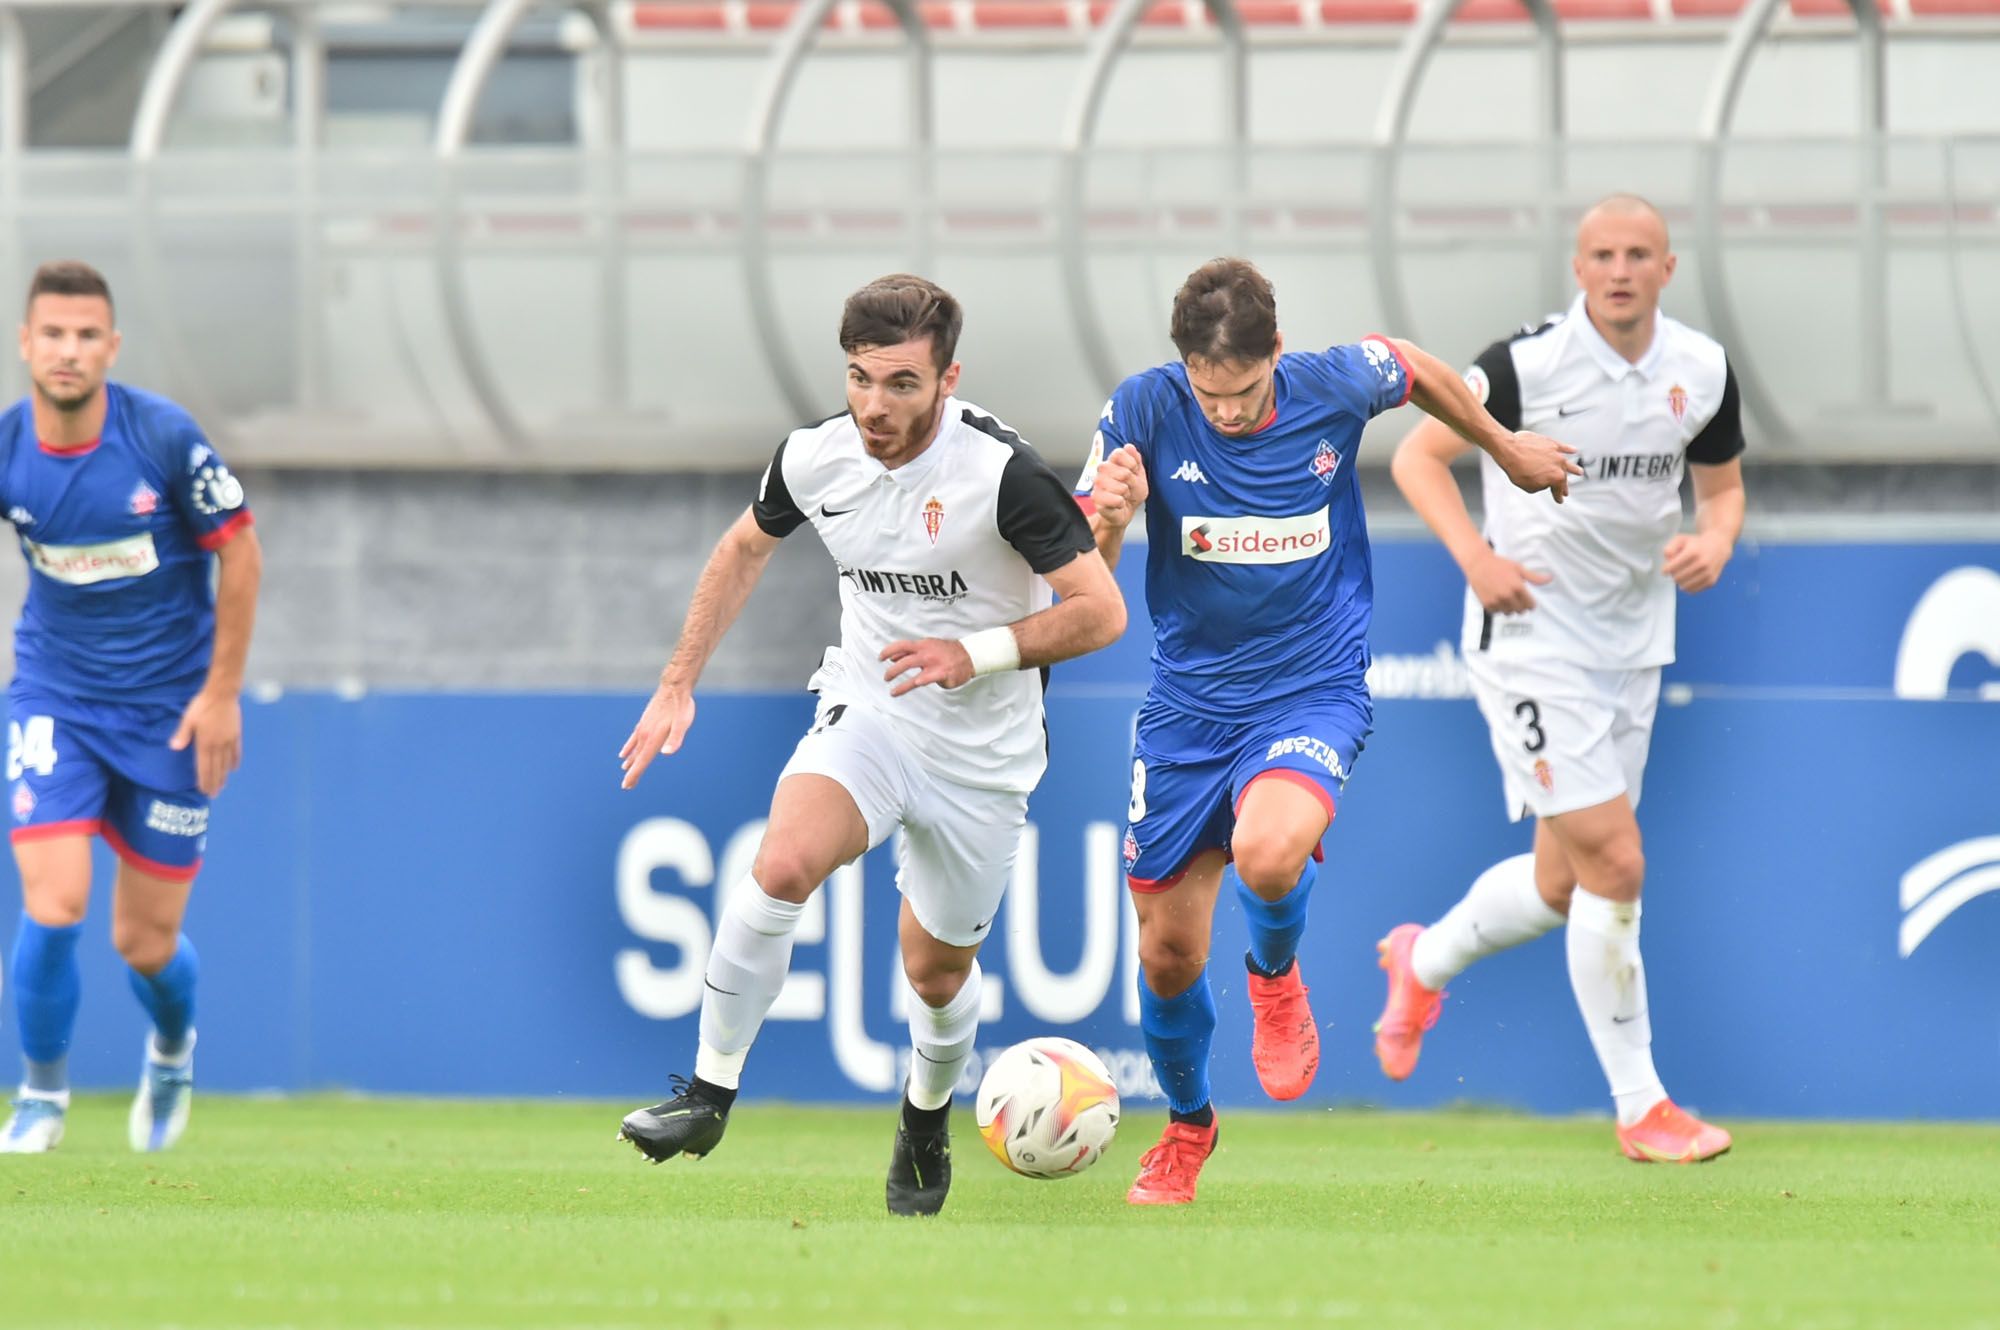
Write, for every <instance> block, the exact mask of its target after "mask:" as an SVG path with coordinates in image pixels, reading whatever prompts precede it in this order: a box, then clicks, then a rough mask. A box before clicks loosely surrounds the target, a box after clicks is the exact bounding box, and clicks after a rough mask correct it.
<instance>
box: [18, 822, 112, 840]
mask: <svg viewBox="0 0 2000 1330" xmlns="http://www.w3.org/2000/svg"><path fill="white" fill-rule="evenodd" d="M103 825H104V823H103V821H102V819H99V818H94V817H80V818H74V819H72V820H70V821H68V822H44V823H42V824H41V825H40V826H35V827H15V828H14V830H13V831H12V832H11V833H9V835H8V837H7V838H8V839H9V840H10V841H16V842H19V841H24V840H54V839H55V838H56V837H57V836H95V835H96V834H97V833H98V831H99V829H100V828H102V827H103Z"/></svg>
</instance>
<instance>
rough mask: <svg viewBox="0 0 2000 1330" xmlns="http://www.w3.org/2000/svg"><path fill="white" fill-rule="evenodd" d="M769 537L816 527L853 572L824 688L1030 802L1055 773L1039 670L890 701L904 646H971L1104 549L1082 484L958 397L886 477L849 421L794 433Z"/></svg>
mask: <svg viewBox="0 0 2000 1330" xmlns="http://www.w3.org/2000/svg"><path fill="white" fill-rule="evenodd" d="M753 512H754V514H755V517H756V520H757V525H758V526H760V527H761V528H763V530H764V531H765V532H767V533H768V534H770V535H773V536H784V535H787V534H789V533H790V532H792V531H794V530H796V529H797V528H798V527H799V525H800V524H801V523H804V522H811V523H812V525H813V530H815V531H816V532H818V533H819V538H820V539H821V540H822V541H823V542H825V544H826V548H827V551H828V553H830V554H832V555H833V560H834V563H835V564H836V565H837V566H838V567H839V570H840V643H839V645H837V646H835V647H832V648H829V649H828V651H827V653H826V659H825V661H824V663H823V664H822V665H821V667H820V669H819V671H818V673H816V674H814V675H813V679H812V683H811V685H810V686H811V688H812V690H813V691H814V692H816V693H820V694H821V695H822V696H825V697H832V698H837V699H838V700H839V701H842V702H845V703H847V704H848V705H855V706H865V707H867V708H869V709H870V710H871V711H875V712H878V713H880V714H881V715H882V716H884V717H886V718H887V719H888V721H889V722H890V724H891V725H892V726H893V727H894V728H895V730H896V732H897V733H898V734H900V735H901V736H902V738H903V739H904V741H905V742H906V743H908V744H909V746H910V747H911V749H912V750H913V751H914V752H915V753H916V754H917V756H918V758H919V759H920V760H921V761H922V762H924V763H925V765H926V766H927V767H928V768H929V769H930V770H931V771H932V772H934V773H935V774H936V775H938V776H939V777H940V778H942V779H944V780H948V781H955V782H957V783H958V784H961V785H971V786H976V787H980V788H984V789H995V790H1015V791H1021V792H1026V791H1028V790H1031V789H1033V788H1034V786H1035V782H1037V781H1038V780H1040V779H1041V776H1042V770H1043V768H1044V767H1046V766H1047V765H1048V734H1047V730H1046V727H1045V724H1044V721H1043V718H1042V685H1043V678H1042V672H1041V671H1039V670H1009V671H1003V672H1001V673H998V674H988V675H983V676H981V677H979V678H976V679H973V680H972V681H971V682H969V683H967V684H965V685H964V686H962V687H959V688H952V689H945V688H939V687H937V686H936V685H934V684H926V685H925V686H924V687H922V688H919V689H916V690H915V691H914V692H909V693H905V694H904V695H903V696H901V697H891V696H889V688H890V684H889V683H888V681H887V680H885V679H884V678H883V674H884V672H885V671H886V670H887V669H888V666H887V665H886V664H885V663H884V662H883V661H882V660H881V659H880V657H881V653H882V648H883V647H885V646H887V645H888V644H889V643H891V642H897V641H905V640H909V641H914V640H917V639H919V638H926V637H943V638H958V637H964V636H965V635H966V634H968V633H973V632H977V631H979V630H980V629H982V628H993V627H997V626H999V625H1001V624H1010V623H1013V622H1015V621H1017V620H1020V619H1024V618H1026V617H1027V616H1028V615H1030V614H1033V613H1034V612H1035V611H1037V610H1042V609H1047V608H1048V607H1049V605H1050V604H1052V603H1053V601H1054V596H1053V593H1052V592H1051V591H1050V590H1049V584H1048V583H1047V582H1045V581H1043V580H1042V576H1041V575H1042V574H1044V573H1050V572H1054V571H1055V570H1056V569H1058V568H1061V567H1064V566H1065V565H1067V564H1068V563H1069V562H1070V561H1071V560H1073V559H1075V558H1076V557H1077V556H1078V555H1080V554H1083V553H1085V552H1087V551H1090V550H1094V549H1095V548H1096V545H1095V543H1094V542H1093V541H1092V540H1091V536H1090V524H1089V522H1088V521H1086V520H1085V518H1084V516H1083V511H1082V510H1081V509H1080V508H1079V507H1078V506H1077V503H1076V500H1075V499H1074V498H1072V497H1071V495H1070V492H1069V486H1068V485H1066V484H1064V483H1063V482H1062V481H1061V480H1060V479H1058V478H1057V476H1056V474H1055V472H1053V471H1051V470H1050V469H1049V467H1048V464H1047V463H1045V462H1044V461H1042V459H1041V457H1040V456H1039V455H1038V454H1036V452H1035V450H1034V449H1032V448H1030V447H1029V446H1028V445H1027V443H1025V442H1024V441H1023V440H1022V439H1021V437H1020V436H1019V435H1017V434H1015V433H1014V432H1013V431H1012V430H1010V429H1008V428H1007V427H1006V426H1005V425H1003V424H1001V423H1000V422H999V421H998V420H996V419H995V418H994V417H992V416H991V415H988V414H987V413H986V412H984V411H982V410H981V409H980V408H978V407H976V406H973V405H971V404H970V403H968V402H962V401H959V400H958V399H957V398H947V399H946V401H945V404H944V418H943V421H942V423H941V424H940V425H939V426H938V435H937V438H936V439H935V440H933V441H932V443H931V445H930V447H928V448H926V449H925V450H924V451H923V452H922V453H920V454H919V455H918V456H917V457H916V458H915V459H914V460H913V461H910V462H907V463H905V464H904V465H902V466H900V467H897V468H896V469H895V470H893V471H892V470H889V469H887V468H885V467H884V466H883V465H882V464H881V463H880V462H878V461H876V460H875V459H874V458H872V457H870V456H869V455H868V453H867V451H866V449H864V448H863V447H862V443H861V434H860V431H859V430H857V429H856V428H855V425H854V419H853V417H852V416H848V415H839V416H835V417H833V418H832V419H830V420H824V421H821V422H820V423H819V424H817V425H811V426H808V427H806V428H804V429H798V430H794V431H793V432H792V433H791V435H790V436H789V437H787V438H786V440H785V441H784V443H782V444H780V445H779V447H778V451H777V455H776V456H774V457H773V458H772V459H771V465H770V467H769V468H768V469H767V470H766V471H765V472H764V480H763V484H762V485H761V487H760V488H759V490H758V494H757V502H756V504H755V506H754V509H753Z"/></svg>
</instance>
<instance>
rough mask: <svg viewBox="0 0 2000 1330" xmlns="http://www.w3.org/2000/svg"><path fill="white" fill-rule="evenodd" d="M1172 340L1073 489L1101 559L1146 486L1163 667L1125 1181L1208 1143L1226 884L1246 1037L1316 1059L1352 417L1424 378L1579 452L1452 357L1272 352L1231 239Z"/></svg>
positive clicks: (1557, 451) (1302, 1062)
mask: <svg viewBox="0 0 2000 1330" xmlns="http://www.w3.org/2000/svg"><path fill="white" fill-rule="evenodd" d="M1171 332H1172V336H1173V341H1174V345H1175V347H1176V348H1177V349H1178V350H1179V351H1180V354H1181V359H1180V360H1179V361H1177V362H1172V363H1169V364H1166V365H1161V366H1159V367H1157V368H1154V369H1149V370H1146V371H1144V372H1142V373H1139V374H1135V375H1133V376H1132V377H1131V378H1129V379H1126V380H1125V381H1124V382H1123V383H1121V384H1119V385H1118V388H1117V390H1116V391H1115V392H1113V393H1112V395H1111V400H1110V401H1109V402H1107V403H1105V406H1104V411H1103V414H1102V415H1101V417H1100V418H1099V421H1098V431H1097V438H1096V439H1095V440H1094V441H1093V446H1092V450H1091V462H1090V463H1089V464H1088V465H1086V466H1085V468H1084V476H1083V480H1082V481H1081V482H1080V484H1079V486H1078V488H1079V490H1083V489H1088V490H1090V491H1091V504H1092V506H1093V508H1094V512H1093V513H1092V516H1091V527H1092V531H1093V534H1094V535H1095V536H1096V538H1097V542H1098V549H1099V551H1100V552H1102V553H1103V555H1104V557H1105V558H1106V560H1108V561H1112V562H1115V561H1116V560H1117V558H1118V553H1119V550H1120V548H1121V546H1122V544H1123V542H1124V539H1125V530H1126V527H1127V525H1128V524H1129V523H1130V522H1131V520H1132V518H1133V517H1134V516H1136V515H1137V514H1138V512H1139V511H1140V509H1141V508H1142V507H1143V509H1144V510H1145V513H1146V525H1147V530H1148V532H1149V533H1150V536H1149V540H1148V546H1147V556H1146V600H1147V603H1148V605H1149V607H1150V609H1151V612H1152V616H1153V629H1154V634H1155V645H1154V648H1153V678H1152V684H1151V686H1150V687H1149V688H1148V689H1147V693H1146V700H1145V703H1144V705H1143V706H1142V707H1141V708H1140V711H1139V725H1138V733H1137V739H1136V750H1135V752H1134V755H1133V761H1132V800H1131V807H1130V808H1129V809H1128V810H1127V817H1128V825H1127V827H1126V830H1125V840H1124V852H1125V872H1126V875H1127V878H1128V880H1129V882H1130V885H1131V889H1132V893H1133V903H1134V905H1135V907H1136V909H1137V912H1138V918H1139V961H1140V967H1141V971H1142V973H1141V980H1140V984H1139V1010H1140V1025H1141V1027H1142V1029H1143V1031H1144V1034H1145V1039H1146V1049H1147V1052H1148V1053H1149V1054H1150V1055H1151V1057H1152V1062H1153V1069H1154V1071H1155V1073H1156V1074H1157V1075H1158V1077H1159V1082H1160V1087H1161V1089H1162V1090H1164V1091H1165V1092H1166V1096H1167V1101H1168V1106H1169V1108H1170V1110H1171V1115H1170V1121H1169V1122H1168V1124H1167V1128H1166V1132H1165V1134H1164V1135H1162V1136H1161V1138H1160V1142H1159V1144H1158V1145H1157V1146H1155V1147H1154V1148H1152V1149H1151V1150H1148V1151H1147V1152H1146V1154H1145V1156H1144V1157H1143V1158H1142V1159H1141V1160H1140V1167H1139V1177H1138V1180H1137V1181H1136V1182H1134V1183H1133V1184H1132V1189H1131V1191H1130V1193H1129V1194H1128V1195H1127V1197H1126V1199H1127V1200H1128V1201H1130V1202H1132V1203H1133V1204H1135V1205H1179V1204H1186V1203H1187V1202H1189V1201H1192V1200H1193V1199H1194V1194H1195V1183H1196V1180H1197V1178H1198V1177H1199V1175H1200V1172H1201V1166H1202V1164H1203V1163H1204V1162H1205V1161H1206V1160H1207V1159H1208V1156H1209V1154H1210V1152H1211V1151H1212V1150H1213V1149H1214V1148H1215V1140H1216V1126H1215V1110H1214V1108H1213V1106H1212V1105H1211V1104H1210V1102H1209V1087H1208V1055H1209V1043H1210V1040H1211V1039H1212V1037H1213V1035H1214V1031H1215V999H1214V996H1213V995H1212V993H1211V992H1210V989H1209V982H1208V951H1209V937H1210V929H1211V924H1212V921H1213V917H1214V913H1215V902H1216V897H1217V895H1218V894H1219V892H1220V890H1221V887H1222V884H1223V882H1224V881H1227V882H1228V883H1229V885H1230V888H1231V890H1232V891H1233V892H1234V893H1235V895H1236V897H1237V899H1238V900H1239V901H1240V902H1241V903H1242V908H1243V911H1244V915H1245V917H1246V919H1247V920H1248V922H1249V925H1250V938H1251V942H1250V951H1249V955H1248V956H1247V957H1246V962H1247V964H1248V967H1249V993H1250V1002H1251V1007H1252V1009H1253V1011H1254V1013H1255V1025H1254V1028H1253V1030H1252V1034H1251V1059H1252V1061H1253V1062H1254V1064H1255V1065H1256V1068H1257V1076H1258V1079H1259V1080H1260V1081H1261V1082H1262V1084H1263V1086H1264V1089H1265V1091H1266V1092H1267V1093H1268V1094H1270V1095H1271V1096H1272V1097H1273V1098H1275V1099H1296V1098H1297V1097H1298V1096H1300V1095H1302V1094H1304V1093H1305V1091H1306V1088H1307V1087H1308V1086H1309V1085H1311V1084H1312V1079H1313V1074H1314V1073H1315V1072H1316V1071H1317V1070H1318V1069H1319V1031H1318V1029H1317V1027H1316V1026H1315V1025H1314V1023H1313V1017H1312V1011H1311V1009H1310V1008H1309V1006H1308V1005H1307V1002H1306V986H1305V984H1304V982H1303V981H1302V979H1301V978H1300V975H1299V967H1298V961H1297V951H1298V944H1299V938H1300V936H1301V935H1302V934H1303V932H1304V929H1305V920H1306V903H1307V900H1308V899H1309V897H1310V895H1311V892H1312V887H1313V881H1314V878H1315V877H1316V875H1317V868H1316V861H1318V860H1319V858H1320V840H1321V838H1322V837H1323V836H1325V834H1326V830H1327V828H1328V826H1329V825H1331V823H1332V821H1333V817H1334V811H1335V807H1336V804H1337V801H1338V799H1339V797H1340V792H1341V787H1342V785H1343V784H1344V783H1345V782H1346V780H1347V776H1348V773H1349V772H1350V771H1351V770H1353V767H1354V760H1355V757H1356V756H1357V755H1358V754H1359V753H1360V752H1361V747H1362V742H1363V740H1364V739H1365V738H1366V737H1367V734H1368V731H1369V727H1370V725H1371V723H1372V718H1373V708H1372V705H1371V703H1370V701H1369V697H1368V687H1367V684H1366V683H1365V682H1364V680H1363V675H1364V674H1365V673H1366V671H1367V669H1368V621H1369V614H1370V610H1371V608H1372V606H1373V591H1372V588H1371V586H1370V580H1369V551H1368V532H1367V525H1366V522H1365V519H1364V517H1363V514H1362V511H1361V486H1360V484H1359V483H1358V481H1357V479H1356V477H1355V470H1354V453H1355V450H1356V448H1357V447H1358V446H1359V444H1360V441H1361V429H1362V426H1364V425H1365V424H1367V423H1368V420H1369V419H1370V418H1371V417H1372V416H1374V415H1376V414H1377V413H1379V412H1382V411H1386V410H1389V409H1390V408H1391V407H1396V406H1400V405H1402V404H1403V403H1404V402H1406V401H1414V402H1415V403H1416V404H1417V406H1419V407H1420V408H1422V409H1423V410H1425V411H1427V412H1429V413H1430V414H1432V415H1434V416H1436V417H1437V418H1438V419H1440V420H1442V421H1444V422H1445V423H1446V424H1448V425H1450V426H1451V427H1452V428H1453V429H1454V430H1456V431H1458V432H1459V433H1460V434H1462V435H1464V436H1465V437H1466V438H1468V439H1470V440H1471V441H1472V442H1473V443H1475V444H1477V445H1478V446H1479V447H1480V448H1483V449H1485V450H1486V452H1487V453H1488V454H1490V455H1491V456H1492V457H1493V459H1494V461H1495V462H1497V463H1498V464H1499V465H1500V467H1501V468H1502V470H1504V471H1505V472H1506V474H1507V476H1508V477H1509V479H1511V480H1512V481H1513V482H1514V483H1515V484H1516V485H1518V486H1520V488H1522V489H1524V490H1527V491H1529V492H1531V493H1532V492H1536V491H1540V490H1549V491H1551V492H1552V493H1553V495H1554V496H1555V498H1556V500H1557V501H1558V502H1560V501H1561V499H1562V498H1563V496H1564V495H1565V494H1566V493H1567V486H1568V477H1569V476H1570V475H1573V474H1576V473H1577V470H1576V467H1575V465H1574V464H1573V463H1571V462H1569V461H1568V460H1567V459H1566V458H1565V457H1564V456H1563V454H1565V453H1567V452H1570V451H1572V450H1571V449H1569V448H1566V447H1564V446H1563V445H1561V444H1558V443H1556V442H1555V441H1553V440H1551V439H1546V438H1543V437H1542V436H1540V435H1537V434H1527V433H1516V432H1514V431H1511V430H1508V429H1506V428H1504V427H1502V426H1501V425H1500V424H1499V423H1498V422H1497V421H1495V420H1494V419H1493V418H1492V416H1490V415H1488V414H1487V412H1486V410H1485V409H1484V408H1483V407H1482V406H1481V405H1480V404H1479V401H1478V399H1477V398H1476V397H1475V396H1474V395H1473V393H1472V390H1471V389H1470V388H1468V387H1467V386H1466V385H1465V382H1464V381H1463V380H1462V379H1461V378H1460V377H1459V376H1458V374H1457V372H1456V371H1455V370H1453V369H1452V368H1451V367H1450V366H1449V365H1446V364H1445V363H1444V362H1442V361H1440V360H1437V359H1435V358H1434V357H1432V356H1430V355H1428V354H1426V353H1425V352H1423V351H1421V350H1419V349H1418V348H1417V347H1415V346H1412V345H1411V344H1410V343H1408V342H1405V341H1398V340H1395V339H1392V338H1387V337H1379V336H1377V337H1368V338H1365V339H1364V340H1362V341H1361V342H1360V343H1358V344H1354V345H1348V346H1336V347H1333V348H1331V349H1329V350H1325V351H1309V352H1303V353H1299V352H1294V353H1290V354H1287V353H1286V352H1285V349H1284V339H1283V337H1282V336H1280V335H1279V332H1278V318H1277V301H1276V297H1275V296H1274V295H1273V294H1272V291H1271V285H1270V283H1269V282H1268V281H1267V280H1266V279H1265V278H1264V275H1263V274H1262V273H1260V272H1258V271H1257V269H1256V268H1255V267H1254V266H1252V265H1251V264H1250V263H1248V262H1246V261H1245V260H1242V259H1230V258H1224V259H1216V260H1213V261H1212V262H1209V263H1206V264H1204V265H1202V266H1201V267H1200V268H1197V269H1196V270H1195V271H1194V272H1193V274H1192V275H1190V276H1189V277H1188V279H1187V281H1186V282H1185V283H1184V284H1183V285H1182V287H1181V289H1180V292H1179V293H1178V294H1177V295H1176V296H1175V297H1174V307H1173V322H1172V329H1171Z"/></svg>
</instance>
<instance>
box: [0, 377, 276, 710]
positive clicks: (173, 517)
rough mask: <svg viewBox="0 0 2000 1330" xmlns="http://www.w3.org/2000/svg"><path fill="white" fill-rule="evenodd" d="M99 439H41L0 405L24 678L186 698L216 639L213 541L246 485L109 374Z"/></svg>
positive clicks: (241, 520) (146, 398) (161, 700)
mask: <svg viewBox="0 0 2000 1330" xmlns="http://www.w3.org/2000/svg"><path fill="white" fill-rule="evenodd" d="M105 392H106V394H107V395H108V397H109V399H110V400H109V405H108V410H107V411H106V413H105V417H104V429H103V431H102V433H101V434H100V435H99V436H98V438H97V440H96V441H95V442H93V443H88V444H83V445H80V446H78V447H74V448H60V449H58V448H49V447H44V446H43V445H42V443H41V441H40V440H39V439H38V438H37V437H36V434H35V416H34V412H33V411H32V410H31V409H30V407H29V405H28V403H27V402H26V401H22V402H18V403H16V404H15V405H14V406H12V407H10V408H9V409H8V410H7V411H6V412H5V414H0V510H4V511H5V512H6V514H7V520H8V521H9V522H12V523H13V524H14V529H15V531H16V533H17V534H18V535H19V537H20V540H21V553H22V554H23V555H24V556H26V558H27V561H28V598H27V602H26V604H24V605H23V606H22V609H21V619H20V622H19V623H18V624H16V625H15V629H14V659H15V677H16V680H17V681H18V682H20V683H22V684H27V685H30V686H32V687H34V688H35V689H36V690H37V691H38V692H40V693H42V694H44V695H47V696H52V697H57V698H64V699H74V700H75V701H76V702H78V703H80V704H81V703H88V702H91V701H111V702H121V703H156V704H160V705H166V706H174V707H179V706H183V705H185V704H186V703H187V702H188V700H189V699H190V698H192V697H193V696H194V694H195V693H196V692H197V691H199V690H200V688H201V684H202V680H203V678H204V677H205V676H206V674H207V671H208V663H209V656H210V653H211V652H212V651H213V649H214V645H215V643H214V638H215V631H214V626H215V597H214V593H213V592H212V590H211V589H210V585H209V571H210V562H211V560H210V552H211V551H213V550H215V549H218V548H220V547H221V546H222V545H223V544H224V543H225V542H227V541H228V540H229V538H230V537H231V536H232V535H234V534H235V533H236V532H237V531H238V530H240V529H241V528H242V527H244V526H245V525H247V524H248V523H249V521H250V512H249V510H248V509H247V508H245V507H244V506H243V487H242V485H241V484H239V483H238V482H237V480H236V478H235V477H234V476H232V475H230V473H229V468H228V467H226V466H224V465H223V462H222V459H221V458H220V457H218V456H217V455H216V453H215V450H214V448H213V447H211V446H210V445H209V442H208V440H207V439H206V438H204V437H203V436H202V432H201V429H200V427H199V426H197V425H196V424H195V423H194V420H193V419H192V418H191V417H190V416H189V415H188V413H187V412H185V411H183V410H182V409H181V408H180V407H178V406H176V405H174V404H173V403H172V402H169V401H168V400H167V399H165V398H164V397H157V396H155V395H153V394H151V393H145V392H140V391H138V390H136V389H133V388H127V387H124V386H122V385H120V384H115V383H113V384H107V385H106V386H105Z"/></svg>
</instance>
